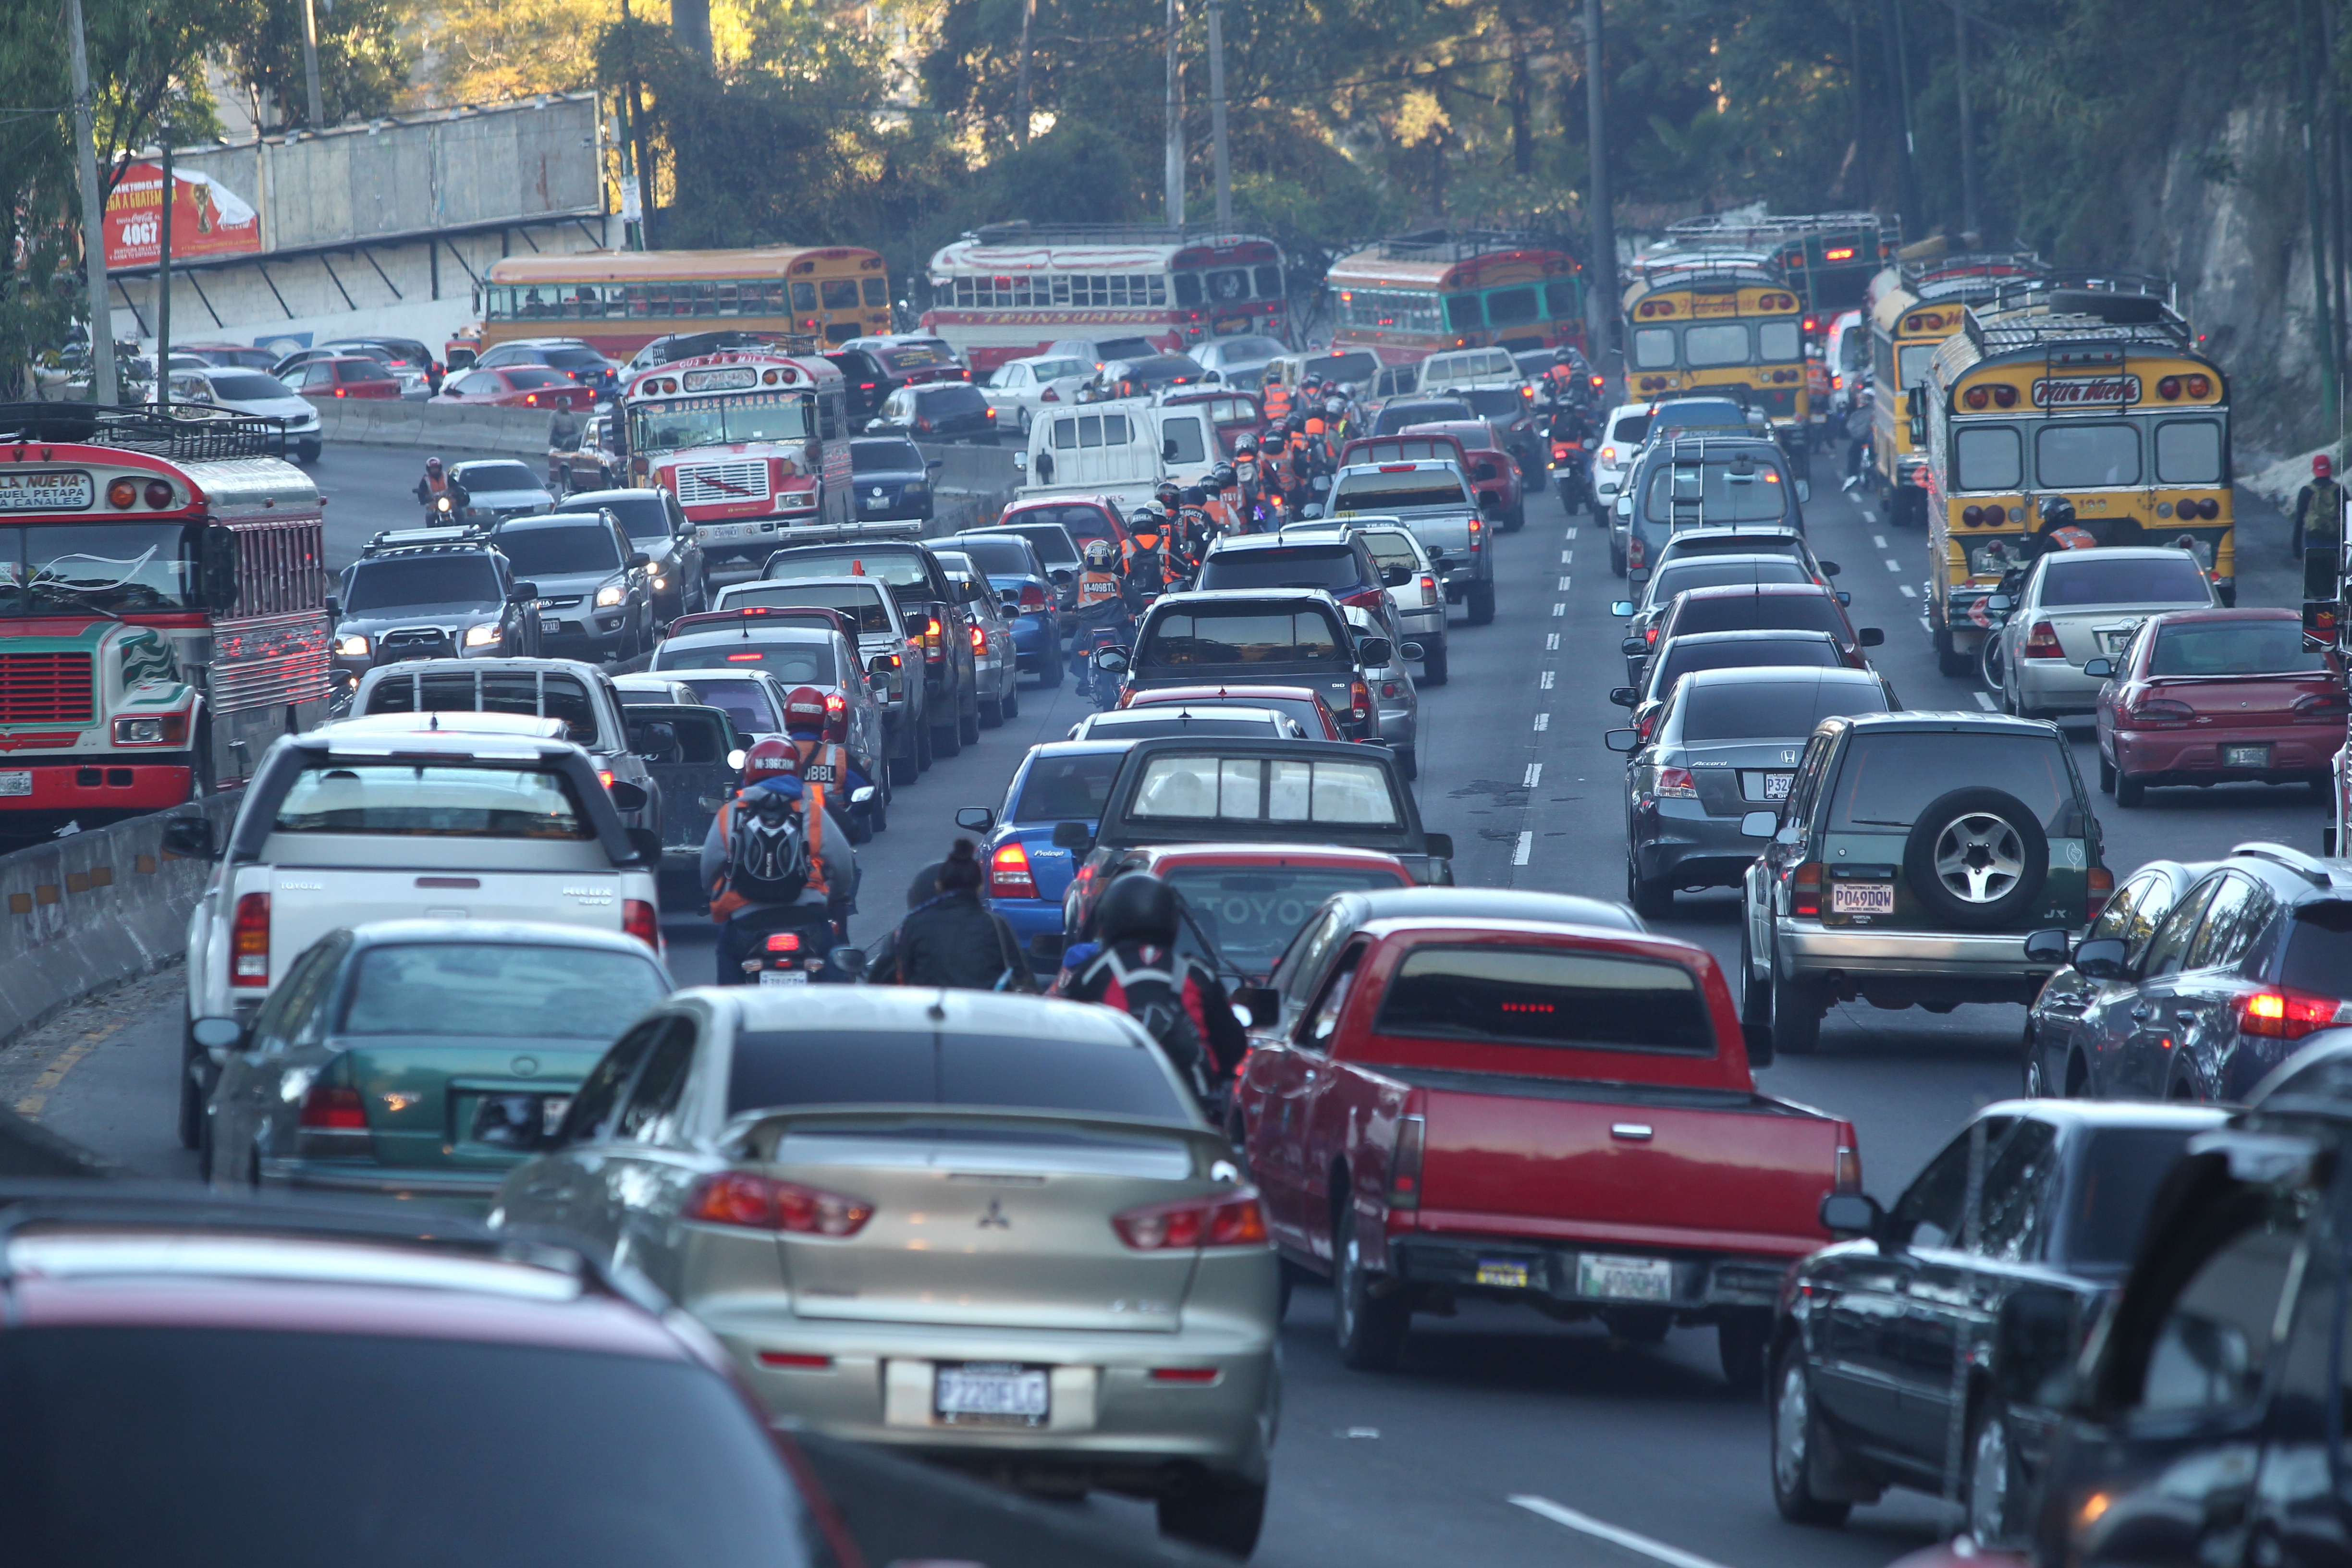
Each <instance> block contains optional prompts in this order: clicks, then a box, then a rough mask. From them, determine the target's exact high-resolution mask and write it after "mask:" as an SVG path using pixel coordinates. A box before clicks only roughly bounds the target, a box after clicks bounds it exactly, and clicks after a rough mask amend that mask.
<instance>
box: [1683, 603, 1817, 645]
mask: <svg viewBox="0 0 2352 1568" xmlns="http://www.w3.org/2000/svg"><path fill="white" fill-rule="evenodd" d="M1667 620H1668V623H1669V625H1670V626H1671V628H1672V630H1673V631H1674V633H1675V635H1676V636H1680V635H1681V634H1682V633H1685V632H1746V631H1759V632H1762V631H1781V630H1787V631H1803V632H1829V633H1831V634H1832V635H1833V636H1834V635H1840V634H1843V632H1844V630H1845V627H1844V626H1843V624H1842V622H1841V620H1840V617H1839V616H1838V605H1837V601H1836V600H1834V599H1832V598H1831V597H1830V596H1829V595H1827V594H1726V595H1722V596H1721V597H1720V598H1706V599H1691V598H1685V599H1683V600H1681V601H1679V602H1678V603H1676V604H1675V606H1674V608H1673V609H1671V610H1669V611H1668V612H1667Z"/></svg>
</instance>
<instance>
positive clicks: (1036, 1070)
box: [727, 1029, 1189, 1121]
mask: <svg viewBox="0 0 2352 1568" xmlns="http://www.w3.org/2000/svg"><path fill="white" fill-rule="evenodd" d="M787 1105H974V1106H1013V1107H1020V1108H1024V1109H1030V1110H1085V1111H1095V1112H1097V1113H1100V1114H1103V1115H1108V1116H1148V1117H1153V1118H1156V1119H1158V1120H1160V1121H1186V1120H1189V1119H1188V1118H1187V1117H1186V1115H1185V1113H1184V1108H1183V1105H1182V1103H1181V1101H1180V1100H1178V1099H1177V1097H1176V1094H1175V1091H1174V1089H1173V1087H1172V1086H1171V1084H1170V1083H1169V1081H1168V1076H1167V1074H1166V1072H1165V1071H1164V1070H1163V1069H1162V1068H1160V1063H1159V1061H1158V1059H1157V1058H1154V1057H1153V1056H1152V1055H1151V1053H1150V1052H1149V1051H1148V1050H1146V1049H1145V1048H1144V1047H1140V1046H1131V1045H1119V1044H1109V1043H1107V1042H1104V1041H1102V1040H1098V1039H1091V1040H1089V1039H1081V1040H1072V1039H1055V1038H1053V1037H1045V1036H1040V1037H1030V1038H1023V1039H1013V1038H1009V1037H1002V1036H995V1035H967V1034H959V1033H950V1032H941V1033H938V1034H933V1033H931V1032H929V1031H928V1030H925V1031H921V1032H908V1033H897V1032H893V1031H888V1030H880V1029H875V1030H864V1029H861V1030H857V1031H855V1032H845V1031H839V1030H824V1031H814V1030H813V1031H807V1032H797V1031H796V1032H791V1033H786V1032H782V1031H776V1032H770V1031H764V1030H746V1031H745V1032H743V1033H742V1034H740V1035H738V1036H737V1037H736V1038H735V1063H734V1070H733V1071H732V1072H731V1073H730V1075H729V1078H728V1083H727V1110H728V1113H729V1114H730V1115H737V1114H740V1113H741V1112H743V1111H747V1110H768V1109H770V1108H772V1107H778V1106H787Z"/></svg>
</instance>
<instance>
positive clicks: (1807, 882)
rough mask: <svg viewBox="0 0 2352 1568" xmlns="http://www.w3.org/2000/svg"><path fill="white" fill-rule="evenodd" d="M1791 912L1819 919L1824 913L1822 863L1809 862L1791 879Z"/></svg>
mask: <svg viewBox="0 0 2352 1568" xmlns="http://www.w3.org/2000/svg"><path fill="white" fill-rule="evenodd" d="M1789 912H1790V914H1792V915H1811V916H1813V917H1814V918H1816V919H1819V918H1820V916H1821V912H1822V863H1821V862H1820V861H1818V860H1808V861H1806V862H1805V863H1804V864H1803V865H1801V866H1800V867H1798V868H1797V870H1796V874H1795V875H1794V876H1792V877H1790V879H1789Z"/></svg>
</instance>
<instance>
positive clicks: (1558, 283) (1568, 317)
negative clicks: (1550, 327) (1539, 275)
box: [1544, 278, 1582, 321]
mask: <svg viewBox="0 0 2352 1568" xmlns="http://www.w3.org/2000/svg"><path fill="white" fill-rule="evenodd" d="M1544 314H1545V315H1547V316H1549V317H1550V318H1551V319H1552V320H1553V321H1572V320H1574V319H1575V318H1576V317H1577V316H1579V315H1580V314H1582V312H1581V311H1580V310H1577V308H1576V285H1575V284H1573V283H1571V282H1570V281H1569V280H1568V279H1565V278H1556V279H1552V281H1550V282H1549V283H1547V284H1545V285H1544Z"/></svg>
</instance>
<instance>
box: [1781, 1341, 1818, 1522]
mask: <svg viewBox="0 0 2352 1568" xmlns="http://www.w3.org/2000/svg"><path fill="white" fill-rule="evenodd" d="M1811 1419H1812V1400H1811V1391H1810V1390H1808V1389H1807V1388H1806V1386H1805V1368H1804V1363H1803V1362H1802V1361H1801V1359H1800V1358H1799V1357H1797V1356H1795V1355H1790V1357H1788V1358H1787V1359H1786V1360H1785V1361H1783V1362H1782V1363H1780V1397H1779V1398H1777V1399H1775V1400H1774V1401H1773V1406H1772V1479H1774V1480H1776V1481H1778V1482H1780V1491H1781V1494H1782V1495H1783V1496H1789V1497H1793V1496H1795V1495H1796V1494H1797V1492H1798V1491H1799V1490H1800V1489H1801V1488H1802V1487H1803V1486H1804V1484H1805V1460H1806V1454H1805V1434H1806V1428H1807V1425H1808V1423H1809V1422H1811Z"/></svg>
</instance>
